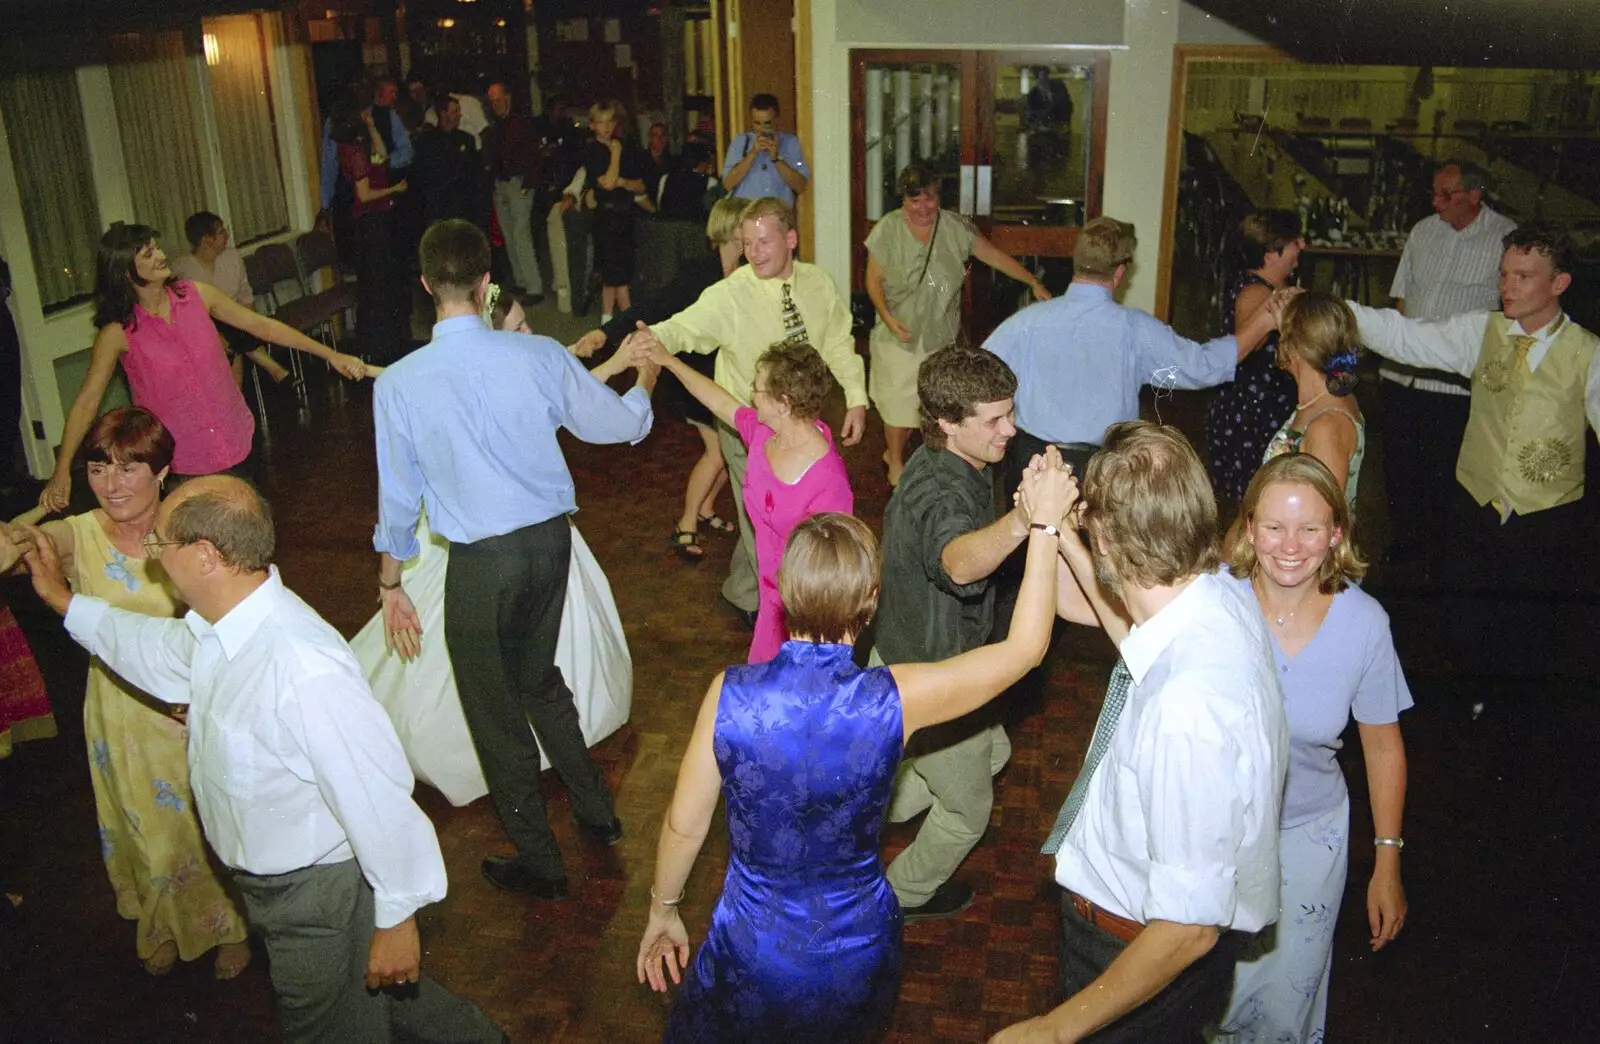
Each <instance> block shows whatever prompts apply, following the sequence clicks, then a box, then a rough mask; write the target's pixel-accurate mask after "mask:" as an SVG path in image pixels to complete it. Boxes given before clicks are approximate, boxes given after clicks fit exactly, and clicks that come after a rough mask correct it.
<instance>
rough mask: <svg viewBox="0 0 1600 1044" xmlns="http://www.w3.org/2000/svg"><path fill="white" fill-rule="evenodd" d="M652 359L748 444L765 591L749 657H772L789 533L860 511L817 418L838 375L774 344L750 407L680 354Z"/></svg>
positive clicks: (804, 349)
mask: <svg viewBox="0 0 1600 1044" xmlns="http://www.w3.org/2000/svg"><path fill="white" fill-rule="evenodd" d="M650 360H651V361H652V362H655V363H659V364H660V365H661V366H662V367H664V368H666V369H668V370H671V371H672V373H673V375H674V376H676V377H677V378H678V380H680V381H682V382H683V386H684V388H686V389H688V391H689V394H691V395H693V396H694V397H695V398H697V399H699V400H700V401H701V402H702V403H703V404H704V405H705V407H706V409H708V410H710V411H711V412H712V413H714V414H716V416H717V419H718V420H720V421H722V423H724V424H727V425H729V426H730V427H732V428H733V429H734V430H735V431H737V432H738V433H739V438H741V439H743V440H744V444H745V447H746V448H747V449H748V450H749V454H750V463H749V466H748V469H747V470H746V471H745V476H744V509H745V512H746V513H747V514H748V515H749V516H750V524H751V525H752V526H753V527H754V528H755V532H756V573H757V575H758V579H757V583H758V587H759V592H760V600H759V602H758V604H757V607H756V628H755V637H754V638H752V639H751V641H750V662H751V663H765V662H766V661H768V660H770V659H772V658H773V657H774V656H776V655H777V654H778V649H779V648H780V647H782V645H783V642H784V639H785V638H786V637H787V636H788V633H789V632H788V628H787V627H786V626H785V624H784V619H783V602H782V600H781V599H780V598H779V597H778V563H779V562H780V561H782V560H783V546H784V544H785V543H787V542H788V539H789V534H790V533H791V532H792V531H793V530H794V527H795V526H797V525H799V524H800V523H801V522H803V521H805V520H806V519H807V518H809V517H810V516H812V515H815V514H819V513H821V512H823V511H836V512H838V513H839V514H842V515H849V514H852V513H853V512H854V510H855V497H854V496H853V495H852V494H851V492H850V477H849V476H848V475H847V474H845V469H844V459H843V458H841V457H840V456H839V451H838V450H837V449H836V448H835V447H834V444H833V432H832V431H830V430H829V429H828V426H827V425H826V424H824V423H823V422H822V421H821V420H819V419H818V417H817V415H818V414H819V413H821V412H822V400H823V399H824V398H825V397H826V396H827V394H828V388H829V385H830V382H831V381H832V380H833V378H832V376H831V375H829V373H828V367H827V365H826V364H825V363H824V362H823V361H822V356H820V355H818V354H817V350H816V349H815V348H813V347H811V345H809V344H805V343H804V342H801V343H798V344H787V343H783V344H775V345H773V346H772V347H771V348H768V349H767V350H766V351H765V352H763V353H762V355H761V358H760V359H759V360H757V361H756V380H755V387H754V388H753V389H752V390H751V393H750V402H751V404H750V405H749V406H744V405H741V404H740V403H739V400H737V399H735V398H734V397H733V396H732V395H730V394H728V393H727V392H726V391H724V390H723V389H722V387H721V386H720V385H718V384H717V383H716V382H715V381H713V380H711V379H710V378H709V377H706V376H704V375H702V374H701V373H699V372H698V371H697V370H695V369H694V368H693V367H691V366H689V365H688V364H687V363H684V362H682V361H680V360H679V359H678V358H677V357H676V356H672V355H668V354H666V353H665V352H662V351H659V350H658V351H656V352H654V353H653V354H652V355H651V356H650Z"/></svg>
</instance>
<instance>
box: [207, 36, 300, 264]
mask: <svg viewBox="0 0 1600 1044" xmlns="http://www.w3.org/2000/svg"><path fill="white" fill-rule="evenodd" d="M265 17H271V18H277V17H281V16H278V15H265V16H263V15H253V14H252V15H229V16H226V17H222V18H207V19H206V20H205V22H204V33H205V54H206V66H207V70H208V73H209V76H210V80H211V107H212V111H213V113H214V114H215V115H216V126H217V139H218V141H217V144H218V146H219V150H220V152H221V154H222V176H223V180H224V182H225V183H226V185H227V191H228V220H229V223H230V225H231V230H232V232H233V241H234V242H236V243H244V242H248V241H249V240H252V239H257V238H260V237H261V236H266V235H271V234H273V233H275V232H281V231H283V230H284V229H286V228H288V227H289V213H288V206H287V204H286V203H285V201H284V194H283V171H282V169H281V168H280V167H279V165H278V133H277V128H276V125H275V123H274V119H273V115H274V114H273V109H272V95H271V86H270V83H269V81H268V77H267V63H266V52H265V50H264V48H263V42H264V41H263V38H262V25H261V19H262V18H265Z"/></svg>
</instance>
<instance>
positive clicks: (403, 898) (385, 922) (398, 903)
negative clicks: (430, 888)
mask: <svg viewBox="0 0 1600 1044" xmlns="http://www.w3.org/2000/svg"><path fill="white" fill-rule="evenodd" d="M443 898H444V893H443V892H440V894H438V895H434V896H409V895H384V894H382V893H380V892H375V893H374V894H373V896H372V923H373V925H374V926H375V927H378V928H393V927H394V926H395V925H397V924H399V923H401V922H402V921H404V920H405V919H406V918H407V917H410V916H411V915H412V914H414V913H416V912H417V911H418V910H420V909H422V908H423V907H424V906H427V905H428V904H429V903H436V902H438V901H439V900H440V899H443Z"/></svg>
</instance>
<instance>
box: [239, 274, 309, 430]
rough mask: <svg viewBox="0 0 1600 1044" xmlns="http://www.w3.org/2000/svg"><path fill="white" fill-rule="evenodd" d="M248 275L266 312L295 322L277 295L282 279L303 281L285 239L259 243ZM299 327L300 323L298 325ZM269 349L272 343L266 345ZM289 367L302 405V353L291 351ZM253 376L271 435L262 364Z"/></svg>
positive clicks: (263, 419)
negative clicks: (283, 240)
mask: <svg viewBox="0 0 1600 1044" xmlns="http://www.w3.org/2000/svg"><path fill="white" fill-rule="evenodd" d="M244 271H245V275H246V276H248V277H249V279H250V289H251V290H253V291H254V292H255V295H256V296H257V297H259V298H262V299H263V300H264V301H265V302H266V305H267V314H268V315H270V316H272V318H274V319H276V320H278V321H279V322H281V323H284V324H285V325H287V326H295V324H294V323H292V322H289V321H288V320H287V319H285V318H284V317H283V315H282V312H283V303H282V302H281V301H280V299H279V297H278V286H279V284H281V283H293V284H294V285H295V286H296V287H299V285H300V273H299V272H298V270H296V268H295V263H294V253H293V251H291V250H290V249H289V248H288V247H286V246H284V245H283V244H282V243H268V244H267V245H265V246H261V247H257V248H256V249H255V250H254V251H253V252H252V253H250V254H249V255H247V256H246V257H245V259H244ZM295 328H296V329H299V327H297V326H296V327H295ZM263 347H265V348H266V349H267V351H268V352H270V351H271V350H272V348H271V346H270V345H265V346H263ZM289 370H290V372H292V373H293V374H294V375H295V378H296V387H297V393H296V394H297V395H298V397H299V399H300V402H301V404H302V405H304V404H305V403H306V401H307V400H306V385H305V376H306V375H305V369H304V367H303V366H302V365H301V362H300V353H299V352H296V351H291V352H290V353H289ZM250 378H251V380H252V381H253V382H254V384H255V389H256V402H257V403H258V404H261V434H262V436H263V437H264V438H270V437H271V433H270V431H269V430H268V428H267V410H266V406H265V402H266V400H264V399H263V398H262V397H261V368H260V367H257V366H252V367H250Z"/></svg>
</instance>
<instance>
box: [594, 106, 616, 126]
mask: <svg viewBox="0 0 1600 1044" xmlns="http://www.w3.org/2000/svg"><path fill="white" fill-rule="evenodd" d="M616 118H617V103H616V102H613V101H599V102H595V103H594V104H593V105H591V106H589V122H590V123H599V122H600V121H602V120H614V119H616Z"/></svg>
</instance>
